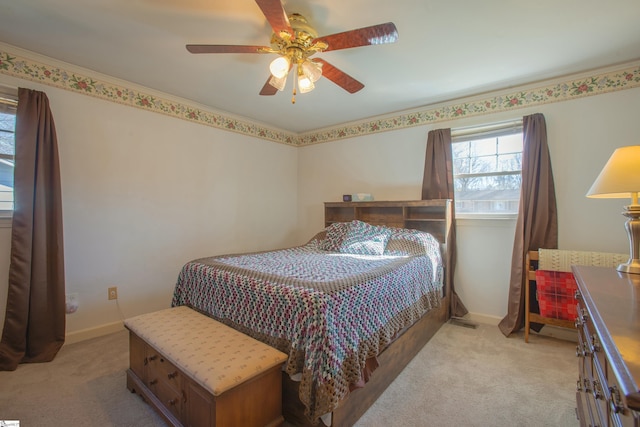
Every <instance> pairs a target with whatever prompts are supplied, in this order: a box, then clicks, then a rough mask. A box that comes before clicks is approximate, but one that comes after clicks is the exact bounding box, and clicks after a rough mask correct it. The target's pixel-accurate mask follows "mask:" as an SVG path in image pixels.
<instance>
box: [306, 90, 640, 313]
mask: <svg viewBox="0 0 640 427" xmlns="http://www.w3.org/2000/svg"><path fill="white" fill-rule="evenodd" d="M638 111H640V89H630V90H625V91H620V92H614V93H608V94H604V95H598V96H592V97H586V98H582V99H577V100H572V101H566V102H559V103H553V104H547V105H542V106H539V107H536V108H533V109H522V110H516V111H514V112H509V113H499V114H493V115H486V116H480V117H473V118H467V119H460V120H455V121H450V122H444V123H439V124H438V125H437V126H423V127H416V128H410V129H403V130H399V131H392V132H387V133H379V134H374V135H369V136H362V137H356V138H351V139H346V140H340V141H335V142H331V143H325V144H318V145H313V146H308V147H303V148H300V149H299V157H298V165H299V186H298V191H299V193H298V211H299V215H300V217H299V227H300V232H301V233H302V234H303V235H309V236H311V235H313V233H314V232H315V231H317V230H319V229H321V228H322V225H323V217H322V215H323V211H322V209H321V208H319V207H320V206H322V203H323V202H325V201H340V200H341V197H342V194H352V193H356V192H367V193H372V194H373V195H374V197H375V199H376V200H403V199H404V200H408V199H419V198H420V195H421V186H422V174H423V168H424V156H425V149H426V139H427V132H428V131H429V130H431V129H436V128H446V127H452V128H456V127H464V126H471V125H475V124H481V123H491V122H498V121H503V120H507V119H512V118H516V117H521V116H523V115H527V114H532V113H543V114H544V115H545V118H546V122H547V132H548V141H549V149H550V152H551V159H552V167H553V171H554V178H555V185H556V196H557V199H558V223H559V246H560V248H567V249H569V248H570V249H575V250H593V251H610V252H620V253H629V247H628V240H627V236H626V233H625V230H624V217H622V215H620V212H621V210H622V206H623V205H624V204H627V203H628V201H627V200H621V199H609V200H606V199H588V198H586V197H585V194H586V192H587V190H588V189H589V187H590V186H591V184H592V183H593V181H594V180H595V178H596V177H597V175H598V173H599V172H600V170H601V169H602V167H603V166H604V164H605V163H606V161H607V159H608V158H609V156H610V155H611V153H613V151H614V149H615V148H617V147H619V146H624V145H637V144H639V143H640V136H639V135H640V121H639V120H638V119H637V112H638ZM514 233H515V221H514V220H502V221H500V220H473V221H472V220H462V221H460V224H459V229H458V248H459V252H458V264H457V271H456V276H455V277H456V288H457V291H458V293H459V294H460V296H461V298H462V300H463V302H464V304H465V305H466V306H467V308H468V309H469V311H470V312H471V313H472V314H473V315H475V316H482V317H484V318H489V319H494V320H497V319H501V318H502V317H503V316H504V315H505V314H506V312H507V298H508V297H507V295H508V287H509V268H510V263H511V253H512V249H513V238H514Z"/></svg>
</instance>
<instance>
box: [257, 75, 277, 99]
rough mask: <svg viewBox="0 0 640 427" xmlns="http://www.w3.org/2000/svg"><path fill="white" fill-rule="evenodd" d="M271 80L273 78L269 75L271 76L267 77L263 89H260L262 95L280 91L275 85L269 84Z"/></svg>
mask: <svg viewBox="0 0 640 427" xmlns="http://www.w3.org/2000/svg"><path fill="white" fill-rule="evenodd" d="M270 80H271V76H269V78H268V79H267V81H266V83H265V84H264V86H262V90H261V91H260V95H265V96H270V95H275V94H276V93H278V89H276V88H275V87H273V86H271V85H270V84H269V81H270Z"/></svg>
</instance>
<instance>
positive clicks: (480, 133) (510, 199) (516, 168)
mask: <svg viewBox="0 0 640 427" xmlns="http://www.w3.org/2000/svg"><path fill="white" fill-rule="evenodd" d="M451 140H452V155H453V181H454V192H455V200H456V216H458V217H465V216H469V217H479V216H488V217H496V216H512V215H516V214H517V213H518V204H519V203H520V187H521V184H522V145H523V142H522V120H517V121H512V122H504V123H496V124H490V125H485V126H477V127H471V128H464V129H453V130H452V131H451Z"/></svg>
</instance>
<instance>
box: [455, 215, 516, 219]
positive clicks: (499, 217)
mask: <svg viewBox="0 0 640 427" xmlns="http://www.w3.org/2000/svg"><path fill="white" fill-rule="evenodd" d="M456 219H462V220H465V219H470V220H476V219H478V220H484V219H501V220H516V219H518V214H517V213H514V214H511V213H504V214H498V213H495V214H489V213H484V214H469V213H464V214H463V213H457V214H456Z"/></svg>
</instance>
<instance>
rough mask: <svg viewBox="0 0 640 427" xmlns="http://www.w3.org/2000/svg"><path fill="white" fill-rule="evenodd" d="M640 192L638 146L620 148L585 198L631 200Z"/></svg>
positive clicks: (639, 147)
mask: <svg viewBox="0 0 640 427" xmlns="http://www.w3.org/2000/svg"><path fill="white" fill-rule="evenodd" d="M638 192H640V145H631V146H628V147H620V148H618V149H617V150H616V151H614V152H613V154H612V155H611V157H610V158H609V161H607V164H605V165H604V168H603V169H602V171H601V172H600V175H598V178H596V180H595V182H594V183H593V185H592V186H591V188H590V189H589V191H588V192H587V197H598V198H613V199H622V198H632V199H635V200H637V193H638Z"/></svg>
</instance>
